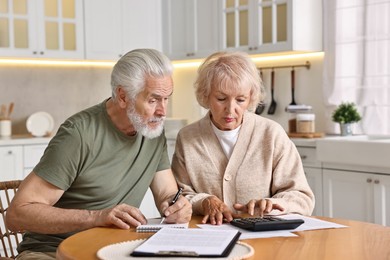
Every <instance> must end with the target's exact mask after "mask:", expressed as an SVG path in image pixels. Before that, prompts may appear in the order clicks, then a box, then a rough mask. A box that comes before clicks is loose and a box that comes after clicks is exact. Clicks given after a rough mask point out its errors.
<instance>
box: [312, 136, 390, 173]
mask: <svg viewBox="0 0 390 260" xmlns="http://www.w3.org/2000/svg"><path fill="white" fill-rule="evenodd" d="M316 147H317V159H318V160H319V161H321V162H327V163H341V164H351V165H361V166H372V167H385V168H390V159H389V155H390V136H389V135H356V136H345V137H344V136H337V137H328V138H323V139H318V140H317V143H316Z"/></svg>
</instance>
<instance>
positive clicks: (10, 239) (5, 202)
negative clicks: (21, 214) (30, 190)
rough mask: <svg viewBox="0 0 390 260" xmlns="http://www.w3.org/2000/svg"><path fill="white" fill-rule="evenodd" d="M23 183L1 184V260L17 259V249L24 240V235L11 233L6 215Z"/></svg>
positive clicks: (3, 182)
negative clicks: (2, 259) (4, 259)
mask: <svg viewBox="0 0 390 260" xmlns="http://www.w3.org/2000/svg"><path fill="white" fill-rule="evenodd" d="M21 182H22V181H20V180H14V181H2V182H0V215H1V219H0V239H1V245H2V248H0V258H1V257H4V256H5V257H9V258H15V257H16V255H17V251H16V247H17V245H18V244H19V242H20V241H21V240H22V233H19V232H11V231H10V230H9V229H8V228H7V226H6V224H5V213H6V212H7V209H8V206H9V204H10V203H11V200H12V198H13V197H14V195H15V193H16V191H17V189H18V188H19V185H20V183H21Z"/></svg>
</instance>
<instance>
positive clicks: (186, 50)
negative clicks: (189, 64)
mask: <svg viewBox="0 0 390 260" xmlns="http://www.w3.org/2000/svg"><path fill="white" fill-rule="evenodd" d="M162 12H163V50H164V53H165V54H167V55H168V56H169V57H170V58H171V59H173V60H180V59H198V58H204V57H207V56H208V55H210V54H212V53H214V52H216V51H218V50H219V49H220V48H219V46H220V44H219V37H218V30H219V29H218V2H217V1H210V0H163V11H162Z"/></svg>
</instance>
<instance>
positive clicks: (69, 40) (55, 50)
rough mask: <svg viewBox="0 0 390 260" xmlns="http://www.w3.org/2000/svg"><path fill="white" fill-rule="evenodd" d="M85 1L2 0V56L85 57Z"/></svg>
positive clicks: (0, 29) (0, 3) (0, 34)
mask: <svg viewBox="0 0 390 260" xmlns="http://www.w3.org/2000/svg"><path fill="white" fill-rule="evenodd" d="M83 33H84V32H83V3H82V1H77V0H50V1H49V0H18V1H13V0H3V1H1V2H0V56H2V57H29V58H31V57H32V58H61V59H75V58H77V59H83V58H84V41H83V36H84V34H83Z"/></svg>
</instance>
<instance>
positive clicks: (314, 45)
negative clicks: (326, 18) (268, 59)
mask: <svg viewBox="0 0 390 260" xmlns="http://www.w3.org/2000/svg"><path fill="white" fill-rule="evenodd" d="M219 4H220V6H219V10H220V13H221V20H220V27H221V28H220V38H221V42H222V49H236V50H242V51H246V52H248V53H249V54H261V53H275V52H284V51H303V52H307V51H321V50H322V9H321V8H322V3H321V0H300V1H293V0H220V2H219Z"/></svg>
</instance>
